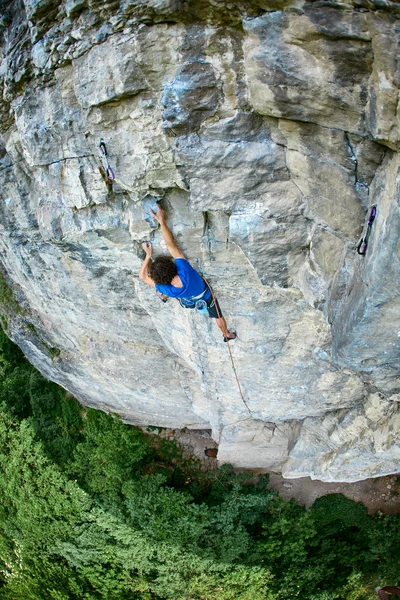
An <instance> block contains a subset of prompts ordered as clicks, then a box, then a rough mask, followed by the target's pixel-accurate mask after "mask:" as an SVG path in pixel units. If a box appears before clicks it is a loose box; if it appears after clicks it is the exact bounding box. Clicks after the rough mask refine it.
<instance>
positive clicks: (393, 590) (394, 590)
mask: <svg viewBox="0 0 400 600" xmlns="http://www.w3.org/2000/svg"><path fill="white" fill-rule="evenodd" d="M376 591H377V593H378V596H379V599H380V600H390V599H389V596H388V595H387V593H388V594H393V595H394V596H400V588H398V587H391V586H390V585H387V586H385V587H383V588H381V587H377V588H376ZM386 592H387V593H386Z"/></svg>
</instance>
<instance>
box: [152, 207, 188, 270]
mask: <svg viewBox="0 0 400 600" xmlns="http://www.w3.org/2000/svg"><path fill="white" fill-rule="evenodd" d="M151 213H152V215H153V217H154V218H155V219H156V221H158V222H159V223H160V227H161V233H162V236H163V238H164V241H165V243H166V244H167V246H168V250H169V251H170V254H171V256H172V257H173V258H185V255H184V254H183V252H182V251H181V250H180V249H179V247H178V246H177V244H176V242H175V240H174V236H173V235H172V233H171V230H170V228H169V227H168V225H167V223H166V220H165V214H164V211H163V209H162V208H161V207H160V206H159V207H158V209H157V212H156V213H154V212H153V211H151Z"/></svg>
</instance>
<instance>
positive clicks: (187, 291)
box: [139, 206, 236, 342]
mask: <svg viewBox="0 0 400 600" xmlns="http://www.w3.org/2000/svg"><path fill="white" fill-rule="evenodd" d="M150 212H151V214H152V215H153V217H154V218H155V219H156V221H157V222H158V223H159V224H160V227H161V233H162V236H163V238H164V240H165V243H166V244H167V247H168V250H169V252H170V254H171V256H158V257H157V258H156V259H155V260H152V258H151V256H152V252H153V249H152V245H151V242H143V244H142V248H143V250H144V251H145V253H146V258H145V259H144V262H143V265H142V268H141V269H140V273H139V277H140V279H141V280H142V281H144V282H145V283H147V284H148V285H151V286H152V287H155V288H156V290H157V293H158V294H159V296H161V298H162V299H165V298H166V297H171V298H178V300H179V302H180V304H181V306H184V307H185V308H196V302H198V301H199V300H203V301H204V302H205V303H206V306H207V311H208V314H209V316H210V317H211V319H215V320H216V323H217V325H218V327H219V328H220V330H221V331H222V334H223V336H224V342H227V341H228V340H229V341H230V340H234V339H235V338H236V333H234V332H230V331H229V330H228V327H227V325H226V321H225V319H224V317H223V316H222V312H221V309H220V307H219V304H218V302H217V300H216V299H215V297H213V294H212V293H211V288H210V287H209V286H208V285H207V284H206V283H205V281H204V279H203V278H202V277H201V276H200V275H199V273H198V272H197V271H196V270H195V269H194V268H193V267H192V266H191V265H190V264H189V262H188V261H187V260H186V258H185V256H184V254H183V253H182V252H181V250H180V249H179V248H178V246H177V245H176V242H175V240H174V237H173V235H172V233H171V231H170V229H169V227H168V225H167V223H166V219H165V213H164V211H163V209H162V208H161V207H160V206H159V207H158V208H157V212H156V213H154V212H153V211H152V210H150Z"/></svg>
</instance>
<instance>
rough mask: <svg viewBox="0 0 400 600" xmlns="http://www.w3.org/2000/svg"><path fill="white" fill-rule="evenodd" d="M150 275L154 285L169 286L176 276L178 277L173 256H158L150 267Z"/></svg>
mask: <svg viewBox="0 0 400 600" xmlns="http://www.w3.org/2000/svg"><path fill="white" fill-rule="evenodd" d="M147 271H148V274H149V275H150V277H151V278H152V280H153V281H154V283H160V284H161V285H168V284H169V283H171V281H172V280H173V278H174V277H175V275H178V270H177V268H176V265H175V263H174V259H173V258H172V257H171V256H157V258H156V259H155V260H152V261H151V263H150V264H149V266H148V269H147Z"/></svg>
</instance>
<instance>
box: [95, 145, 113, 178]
mask: <svg viewBox="0 0 400 600" xmlns="http://www.w3.org/2000/svg"><path fill="white" fill-rule="evenodd" d="M99 150H100V154H101V156H102V158H103V159H104V161H105V163H106V173H107V177H108V179H109V180H110V181H114V179H115V174H114V171H113V170H112V168H111V167H110V163H109V162H108V154H107V148H106V143H105V141H104V140H103V138H100V144H99Z"/></svg>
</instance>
